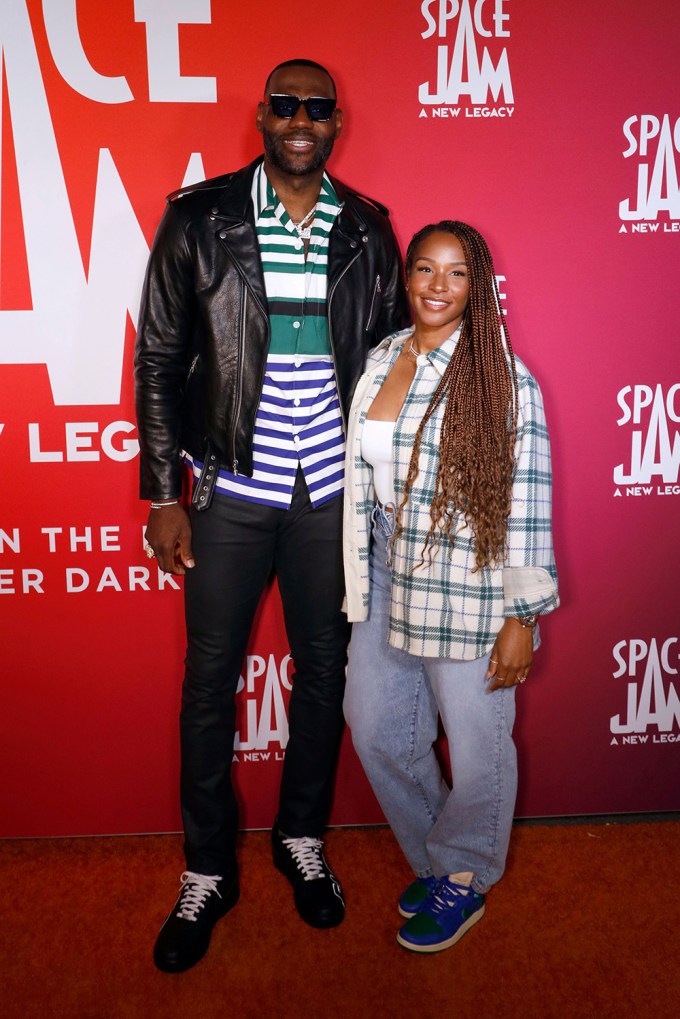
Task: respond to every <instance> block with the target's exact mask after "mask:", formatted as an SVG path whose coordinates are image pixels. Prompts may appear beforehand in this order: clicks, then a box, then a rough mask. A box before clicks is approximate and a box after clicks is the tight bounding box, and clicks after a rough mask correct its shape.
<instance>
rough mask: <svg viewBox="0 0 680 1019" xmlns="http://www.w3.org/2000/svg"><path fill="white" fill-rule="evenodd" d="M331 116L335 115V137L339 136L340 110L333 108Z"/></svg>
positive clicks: (340, 130) (340, 131)
mask: <svg viewBox="0 0 680 1019" xmlns="http://www.w3.org/2000/svg"><path fill="white" fill-rule="evenodd" d="M333 116H334V117H335V137H336V138H339V137H340V135H341V134H342V110H338V109H335V110H333Z"/></svg>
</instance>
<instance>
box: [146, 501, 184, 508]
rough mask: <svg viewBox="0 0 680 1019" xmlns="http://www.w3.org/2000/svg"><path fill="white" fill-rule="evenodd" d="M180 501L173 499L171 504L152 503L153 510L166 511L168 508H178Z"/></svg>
mask: <svg viewBox="0 0 680 1019" xmlns="http://www.w3.org/2000/svg"><path fill="white" fill-rule="evenodd" d="M178 503H179V499H172V500H171V501H170V502H152V503H151V509H164V508H165V507H166V506H177V505H178Z"/></svg>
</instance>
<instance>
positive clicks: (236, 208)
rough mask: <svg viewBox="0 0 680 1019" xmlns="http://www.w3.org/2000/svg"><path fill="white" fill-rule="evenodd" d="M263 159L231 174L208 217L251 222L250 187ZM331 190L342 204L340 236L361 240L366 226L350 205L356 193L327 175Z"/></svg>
mask: <svg viewBox="0 0 680 1019" xmlns="http://www.w3.org/2000/svg"><path fill="white" fill-rule="evenodd" d="M263 159H264V157H263V156H258V158H257V159H254V160H253V162H252V163H249V164H248V166H244V167H243V168H242V169H241V170H237V171H236V172H235V173H233V174H232V175H231V177H230V179H229V180H228V181H227V183H226V185H225V186H224V188H223V190H222V193H221V195H220V196H219V198H218V199H216V201H215V205H214V207H213V208H212V209H211V210H210V211H211V215H213V216H215V218H216V219H219V220H229V221H230V222H231V223H234V224H235V223H245V222H246V221H249V220H250V221H252V220H253V209H252V204H251V201H250V195H251V190H252V186H253V177H254V176H255V171H256V170H257V168H258V166H260V164H261V163H262V162H263ZM328 176H329V179H330V182H331V184H332V185H333V189H334V190H335V193H336V195H337V197H338V201H339V202H340V203H341V204H342V206H343V207H342V209H341V211H340V215H339V216H338V220H337V226H338V229H339V230H341V231H342V232H343V233H346V234H348V235H349V236H351V237H357V238H360V237H361V236H362V235H364V234H366V232H367V231H368V229H369V224H368V223H367V222H366V220H365V219H364V218H363V217H362V216H361V215H360V214H359V210H358V209H357V207H356V206H357V203H356V202H355V201H353V199H354V198H355V192H353V191H352V190H351V189H350V188H348V187H347V185H346V184H343V183H342V181H340V180H337V179H336V178H335V177H331V176H330V174H329V175H328Z"/></svg>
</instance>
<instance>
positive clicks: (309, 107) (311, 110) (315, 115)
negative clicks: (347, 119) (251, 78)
mask: <svg viewBox="0 0 680 1019" xmlns="http://www.w3.org/2000/svg"><path fill="white" fill-rule="evenodd" d="M336 102H337V100H336V99H324V98H323V97H322V96H310V98H309V99H300V98H299V96H286V95H280V94H276V93H275V94H274V95H270V97H269V102H268V103H267V105H268V106H271V108H272V110H273V112H274V116H275V117H282V118H283V120H290V118H291V117H294V116H295V114H296V113H297V111H298V110H299V109H300V107H301V106H304V108H305V110H306V111H307V116H308V117H309V119H310V120H330V119H331V114H332V112H333V110H334V109H335V105H336Z"/></svg>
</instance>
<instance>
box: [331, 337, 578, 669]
mask: <svg viewBox="0 0 680 1019" xmlns="http://www.w3.org/2000/svg"><path fill="white" fill-rule="evenodd" d="M411 335H412V330H411V329H406V330H403V331H402V332H400V333H396V334H394V335H393V336H388V337H387V339H385V340H383V341H382V343H380V344H379V345H378V346H377V347H376V348H375V349H374V350H373V351H372V352H371V354H370V355H369V359H368V363H367V368H366V371H365V373H364V375H363V376H362V377H361V379H360V380H359V383H358V384H357V388H356V392H355V395H354V400H353V403H352V408H351V410H350V415H349V421H348V434H347V462H346V478H345V516H344V550H345V580H346V585H347V600H346V608H347V614H348V618H349V620H350V621H351V622H358V621H361V620H365V619H366V618H367V617H368V607H369V598H370V592H369V571H368V562H369V550H370V540H371V512H372V510H373V507H374V505H375V491H374V488H373V472H372V469H371V467H370V465H369V464H368V463H367V462H366V461H365V460H364V459H363V457H362V456H361V432H362V428H363V424H364V421H365V420H366V415H367V412H368V409H369V407H370V405H371V403H372V402H373V399H374V398H375V396H376V394H377V393H378V391H379V389H380V387H381V385H382V384H383V382H384V381H385V378H386V377H387V375H388V373H389V371H390V369H391V367H392V365H393V364H394V362H395V361H396V359H397V357H398V356H399V353H400V351H401V348H402V346H403V344H404V342H405V341H406V340H407V339H408V338H409V337H410V336H411ZM458 336H459V331H457V332H456V333H454V335H453V336H452V337H451V338H450V339H449V340H447V341H446V343H445V344H443V345H442V346H441V347H439V348H437V349H436V350H433V351H431V352H430V353H429V354H426V355H424V354H423V355H420V356H419V358H418V362H417V366H416V373H415V377H414V380H413V384H412V385H411V388H410V390H409V392H408V395H407V397H406V400H405V402H404V406H403V407H402V410H401V412H400V414H399V418H398V420H397V422H396V425H395V430H394V442H393V455H394V484H395V495H396V500H397V505H399V503H400V502H401V498H402V495H403V492H404V482H405V479H406V474H407V471H408V465H409V460H410V457H411V450H412V449H413V441H414V438H415V434H416V431H417V429H418V426H419V424H420V422H421V420H422V418H423V415H424V413H425V410H426V408H427V406H428V405H429V402H430V399H431V397H432V394H433V393H434V390H435V388H436V386H437V384H438V382H439V380H440V378H441V376H442V375H443V373H444V370H445V368H446V365H447V364H448V361H449V359H450V357H451V355H452V353H453V351H454V349H455V344H456V342H457V340H458ZM515 361H516V368H517V382H518V403H519V406H518V421H517V440H516V444H515V472H514V480H513V487H512V504H511V510H510V517H509V521H508V548H507V556H506V561H505V563H503V564H502V565H500V566H497V567H494V568H490V567H486V568H485V569H483V570H478V571H476V572H473V570H474V566H475V545H474V537H473V535H472V532H471V530H470V528H469V527H468V526H467V525H466V523H465V521H464V520H463V518H462V516H460V515H459V517H458V523H457V528H456V533H455V541H454V543H453V544H452V543H451V542H450V541H449V540H448V539H447V538H443V539H442V540H441V541H440V542H439V543H438V544H437V545H436V546H435V548H434V550H433V553H432V558H431V560H430V558H429V554H428V553H426V554H425V557H424V561H423V558H422V550H423V545H424V543H425V538H426V535H427V533H428V531H429V529H430V506H431V503H432V498H433V496H434V486H435V479H436V476H437V468H438V465H439V439H440V433H441V425H442V418H443V413H444V405H443V403H442V404H440V405H439V407H438V408H437V411H436V412H435V413H434V414H433V415H432V417H431V418H430V420H429V422H428V423H427V426H426V428H425V430H424V432H423V436H422V441H421V447H420V462H419V471H418V476H417V478H416V480H415V482H414V485H413V488H412V490H411V494H410V496H409V500H408V502H407V503H406V506H405V507H404V511H403V528H404V529H403V531H402V533H401V534H400V535H399V537H398V538H397V539H396V541H394V543H393V547H392V562H391V567H392V594H391V606H390V625H389V643H390V644H391V645H392V646H394V647H396V648H401V649H402V650H404V651H407V652H408V653H409V654H413V655H420V656H424V657H434V658H454V659H458V660H471V659H475V658H479V657H481V656H482V655H484V654H486V653H487V652H488V651H489V650H490V649H491V648H492V647H493V643H494V641H495V639H496V635H497V633H498V631H499V630H500V628H501V626H502V625H503V622H504V619H505V617H506V616H523V615H528V614H530V613H534V612H539V613H541V614H545V613H547V612H552V610H553V609H555V608H557V606H558V605H559V598H558V595H557V571H556V569H555V559H554V555H553V546H552V531H551V467H550V445H549V440H548V431H547V428H546V423H545V416H544V412H543V401H542V398H541V392H540V390H539V388H538V384H537V383H536V380H535V379H534V378H533V376H532V375H531V374H530V373H529V372H528V371H527V369H526V368H525V366H524V365H523V364H522V362H521V361H520V360H519V359H518V358H516V359H515ZM534 635H535V644H536V645H537V644H538V639H539V638H538V628H537V627H536V628H535V630H534Z"/></svg>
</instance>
